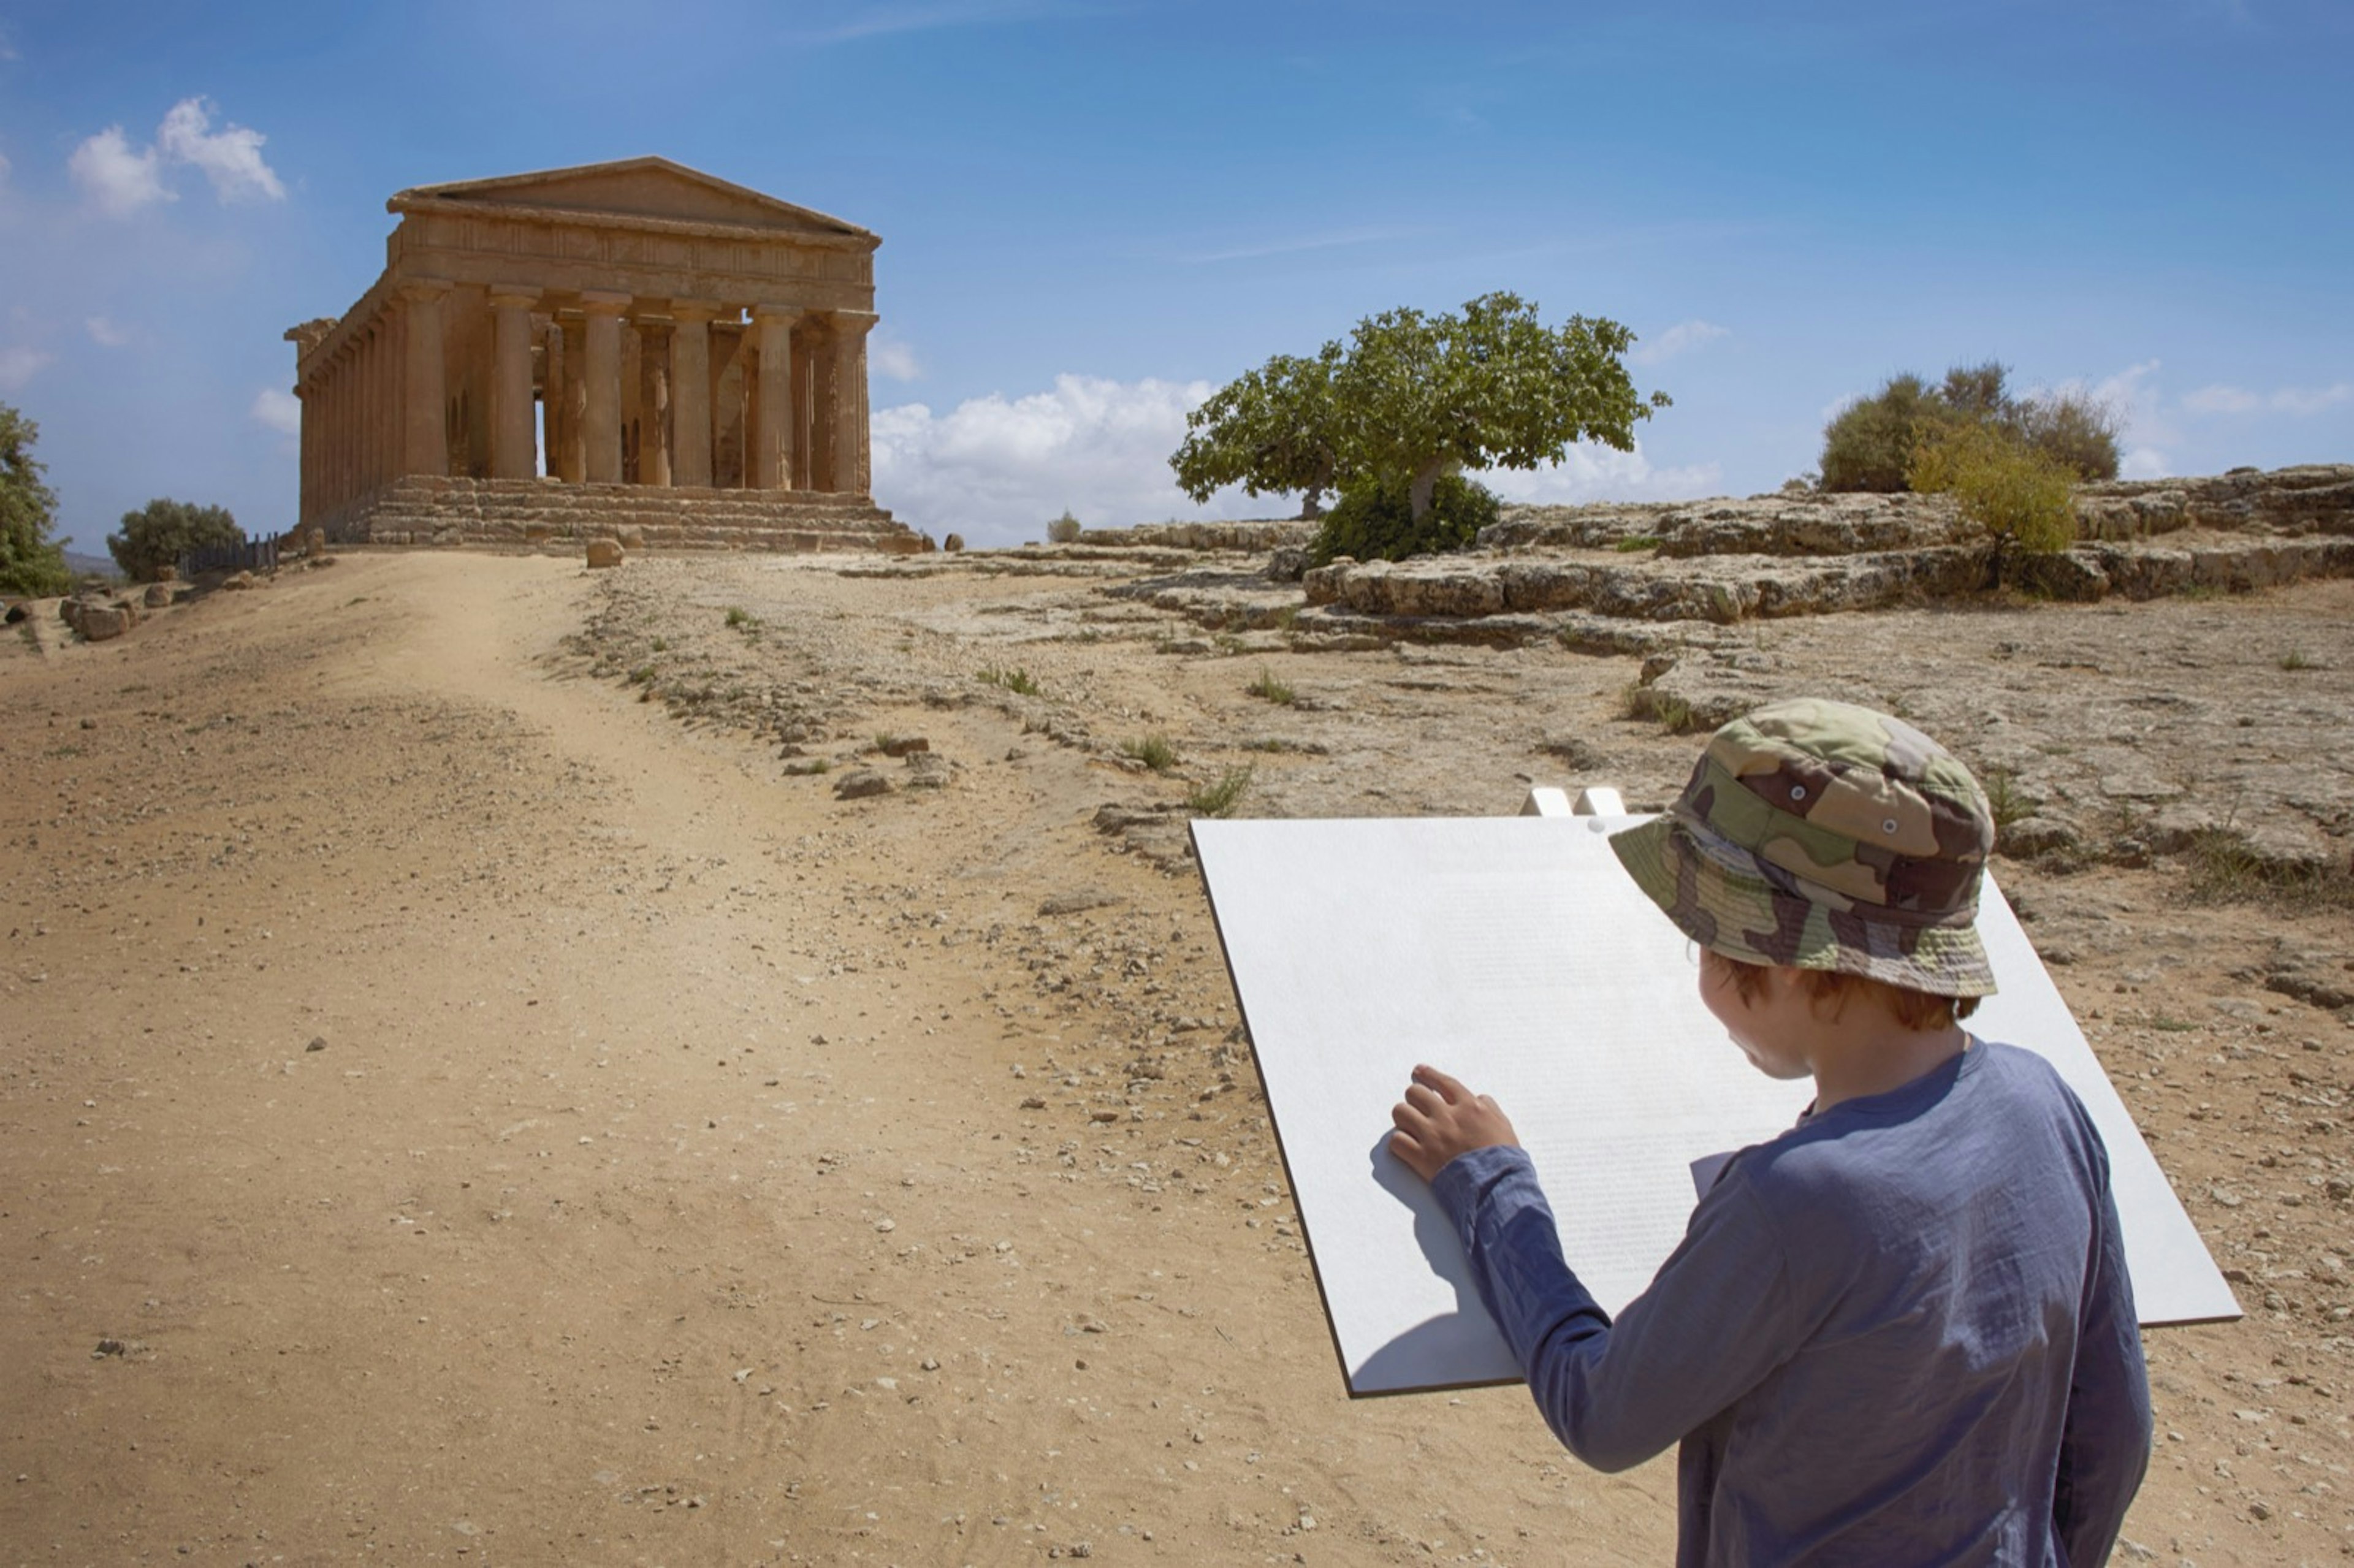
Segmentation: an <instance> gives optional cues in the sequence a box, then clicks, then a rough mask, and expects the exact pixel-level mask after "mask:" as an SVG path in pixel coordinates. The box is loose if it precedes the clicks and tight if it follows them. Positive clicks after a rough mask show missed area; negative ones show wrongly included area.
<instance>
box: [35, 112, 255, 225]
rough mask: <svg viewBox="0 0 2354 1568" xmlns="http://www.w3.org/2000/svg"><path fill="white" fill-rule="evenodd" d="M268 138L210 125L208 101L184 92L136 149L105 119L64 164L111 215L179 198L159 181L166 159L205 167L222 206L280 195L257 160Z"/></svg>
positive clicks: (244, 129)
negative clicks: (105, 123) (149, 139)
mask: <svg viewBox="0 0 2354 1568" xmlns="http://www.w3.org/2000/svg"><path fill="white" fill-rule="evenodd" d="M268 140H269V138H268V137H266V136H264V135H262V133H261V132H259V131H254V130H249V129H248V128H247V127H245V126H243V125H237V124H230V125H225V126H223V127H222V128H221V129H220V130H218V131H215V130H214V129H213V128H212V107H211V105H209V104H208V103H207V102H206V101H204V100H203V99H202V98H184V99H182V100H180V101H179V102H177V103H175V104H174V105H172V107H171V110H170V111H169V112H167V113H166V114H165V115H164V123H163V124H162V125H161V126H159V127H157V129H156V132H155V140H154V143H152V144H150V145H148V146H145V147H141V148H136V149H134V148H133V146H132V145H131V143H130V140H129V139H128V138H127V137H125V136H124V135H123V134H122V126H120V125H110V126H108V127H107V128H106V129H105V130H103V131H101V132H99V133H98V134H97V135H95V136H92V137H91V138H90V140H88V141H86V142H84V143H82V144H81V145H80V146H79V147H76V148H75V149H74V150H73V155H72V156H71V157H69V158H68V159H67V160H66V170H67V172H68V173H69V174H70V175H73V179H74V183H75V184H76V185H80V186H81V188H82V190H83V191H84V192H85V193H86V194H87V195H88V196H90V199H91V200H92V201H94V202H96V203H97V204H98V207H99V210H101V212H104V213H107V214H109V215H111V216H112V217H128V216H129V215H130V214H132V213H134V212H137V211H138V210H139V209H140V208H141V207H147V206H150V205H152V204H154V203H155V202H159V201H176V200H178V199H179V198H178V197H177V196H175V194H174V193H173V192H172V191H170V190H169V189H167V188H165V186H164V167H165V165H167V164H176V165H186V166H188V167H191V168H196V169H201V170H203V171H204V174H205V177H206V178H207V179H208V180H210V181H212V185H213V194H214V195H215V196H218V197H219V198H220V200H221V202H222V204H223V205H225V206H226V205H228V204H229V203H232V202H240V201H284V200H285V199H286V187H285V185H282V184H281V183H280V181H279V178H278V175H277V173H276V172H275V171H274V170H272V169H271V168H270V165H269V164H267V163H265V162H264V161H263V160H262V156H261V144H262V143H264V142H266V141H268Z"/></svg>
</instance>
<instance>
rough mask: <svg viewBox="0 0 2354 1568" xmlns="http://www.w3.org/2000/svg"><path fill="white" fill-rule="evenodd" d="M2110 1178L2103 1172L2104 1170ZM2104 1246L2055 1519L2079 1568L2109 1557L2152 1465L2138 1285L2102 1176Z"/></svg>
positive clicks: (2075, 1379) (2089, 1299)
mask: <svg viewBox="0 0 2354 1568" xmlns="http://www.w3.org/2000/svg"><path fill="white" fill-rule="evenodd" d="M2104 1176H2105V1171H2104ZM2097 1221H2098V1224H2100V1226H2101V1239H2100V1246H2099V1249H2098V1250H2097V1252H2096V1253H2095V1255H2094V1266H2093V1273H2092V1276H2091V1277H2090V1278H2088V1279H2087V1280H2086V1281H2085V1285H2084V1308H2083V1311H2082V1313H2081V1314H2080V1316H2079V1319H2078V1321H2077V1324H2076V1367H2075V1372H2074V1373H2073V1376H2072V1377H2071V1378H2070V1380H2069V1388H2068V1418H2067V1422H2066V1425H2065V1426H2064V1428H2063V1429H2062V1433H2061V1436H2060V1474H2059V1478H2058V1483H2057V1485H2056V1486H2055V1487H2054V1488H2053V1489H2052V1529H2053V1531H2054V1532H2055V1533H2057V1534H2058V1536H2059V1537H2060V1542H2061V1544H2062V1546H2063V1547H2064V1548H2065V1549H2066V1551H2067V1553H2068V1561H2069V1562H2070V1563H2074V1564H2076V1565H2077V1568H2097V1565H2098V1564H2100V1563H2105V1562H2107V1561H2108V1560H2109V1552H2110V1550H2111V1548H2113V1547H2114V1546H2115V1544H2116V1540H2117V1531H2119V1530H2120V1529H2121V1528H2123V1526H2124V1524H2125V1519H2126V1506H2127V1505H2128V1504H2130V1503H2131V1502H2132V1501H2133V1499H2134V1493H2135V1492H2136V1491H2137V1490H2138V1489H2140V1487H2141V1478H2142V1472H2143V1471H2144V1470H2146V1469H2147V1467H2148V1466H2149V1440H2150V1430H2151V1422H2150V1411H2149V1377H2148V1373H2147V1371H2146V1370H2145V1369H2144V1367H2143V1365H2142V1355H2141V1330H2140V1328H2139V1327H2138V1326H2137V1323H2136V1321H2135V1315H2134V1300H2133V1282H2132V1280H2131V1279H2130V1278H2129V1277H2127V1275H2126V1256H2125V1242H2124V1239H2123V1237H2122V1236H2121V1235H2120V1234H2119V1232H2118V1229H2117V1211H2116V1204H2115V1202H2114V1201H2113V1200H2112V1199H2111V1198H2110V1196H2109V1192H2108V1184H2107V1182H2106V1181H2105V1180H2104V1181H2103V1182H2102V1186H2101V1202H2100V1207H2099V1210H2098V1212H2097Z"/></svg>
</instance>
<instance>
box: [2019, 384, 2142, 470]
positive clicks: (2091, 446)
mask: <svg viewBox="0 0 2354 1568" xmlns="http://www.w3.org/2000/svg"><path fill="white" fill-rule="evenodd" d="M2012 423H2013V425H2014V426H2015V428H2016V429H2018V431H2019V433H2020V436H2021V437H2022V438H2023V439H2024V440H2026V442H2027V444H2028V445H2029V446H2031V447H2032V448H2034V449H2035V450H2037V451H2039V452H2041V453H2042V454H2043V455H2044V456H2045V457H2048V458H2050V459H2052V461H2055V462H2058V463H2060V464H2061V465H2062V466H2063V467H2065V468H2066V469H2067V470H2068V471H2069V472H2070V473H2072V474H2073V475H2074V476H2075V477H2076V478H2078V479H2080V480H2101V479H2115V478H2116V476H2117V419H2116V416H2115V414H2112V413H2111V412H2109V410H2108V409H2106V408H2102V407H2101V406H2100V405H2099V404H2098V403H2095V402H2094V401H2093V399H2092V398H2090V397H2086V396H2084V394H2083V393H2081V392H2062V393H2056V394H2053V395H2052V396H2049V397H2035V398H2031V399H2030V400H2029V401H2027V402H2025V403H2022V404H2020V406H2019V408H2017V409H2016V410H2015V411H2014V412H2013V414H2012Z"/></svg>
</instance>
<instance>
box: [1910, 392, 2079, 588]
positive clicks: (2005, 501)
mask: <svg viewBox="0 0 2354 1568" xmlns="http://www.w3.org/2000/svg"><path fill="white" fill-rule="evenodd" d="M1906 477H1907V478H1908V479H1909V480H1910V482H1911V483H1912V488H1914V490H1917V491H1921V492H1924V493H1930V492H1938V491H1944V492H1947V493H1951V494H1952V495H1953V497H1954V498H1955V499H1956V501H1958V502H1960V503H1961V507H1962V515H1964V516H1965V517H1967V518H1969V519H1970V520H1971V521H1972V522H1974V523H1976V524H1978V525H1979V526H1980V527H1982V528H1984V529H1985V530H1986V531H1987V532H1988V534H1990V535H1993V537H1994V541H1995V562H1996V572H1997V575H1998V577H1999V575H2000V573H2001V570H2002V566H2003V563H2004V561H2005V560H2006V558H2007V557H2009V556H2011V555H2012V554H2015V553H2016V554H2024V555H2036V556H2042V555H2051V554H2052V553H2053V552H2055V551H2059V550H2064V549H2066V548H2067V547H2068V546H2071V545H2073V544H2074V543H2075V542H2076V515H2075V513H2074V511H2073V509H2072V508H2071V507H2070V505H2069V502H2068V497H2069V492H2070V490H2071V489H2072V488H2073V484H2074V482H2075V475H2074V473H2073V471H2071V470H2070V469H2069V468H2068V466H2067V465H2066V464H2065V463H2063V462H2062V461H2060V460H2059V459H2057V458H2055V457H2053V456H2052V455H2051V454H2050V453H2049V452H2044V451H2040V450H2037V449H2035V448H2034V447H2031V446H2030V445H2028V444H2027V443H2026V442H2025V441H2023V440H2020V438H2019V437H2017V436H2015V435H2013V434H2011V433H2010V432H2009V431H2008V430H2006V429H2002V428H2001V427H2000V426H1999V425H1995V424H1991V423H1979V422H1976V421H1971V422H1965V423H1956V424H1952V425H1948V426H1946V427H1945V428H1943V429H1939V430H1937V431H1936V432H1935V433H1934V434H1932V435H1930V436H1928V437H1927V438H1926V439H1925V440H1922V441H1921V442H1920V444H1919V445H1918V447H1917V448H1916V449H1915V450H1914V454H1913V466H1912V468H1911V469H1910V470H1909V471H1908V472H1907V475H1906Z"/></svg>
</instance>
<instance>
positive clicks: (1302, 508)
mask: <svg viewBox="0 0 2354 1568" xmlns="http://www.w3.org/2000/svg"><path fill="white" fill-rule="evenodd" d="M1323 494H1324V493H1323V492H1322V491H1321V490H1311V491H1309V492H1308V493H1305V494H1303V495H1301V496H1300V498H1299V520H1300V521H1301V522H1302V523H1313V522H1315V521H1316V520H1317V519H1318V518H1320V517H1321V516H1323V515H1324V506H1323V502H1322V499H1321V498H1322V496H1323Z"/></svg>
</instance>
